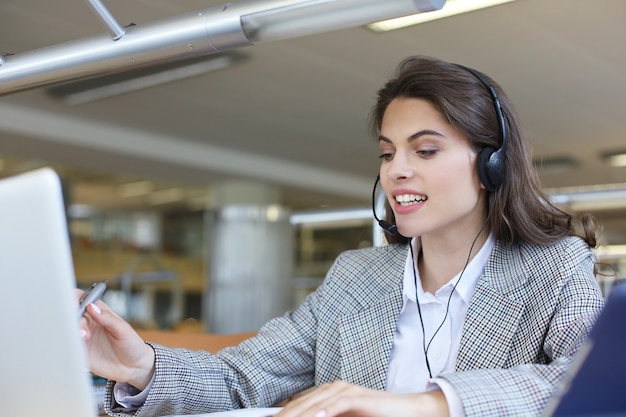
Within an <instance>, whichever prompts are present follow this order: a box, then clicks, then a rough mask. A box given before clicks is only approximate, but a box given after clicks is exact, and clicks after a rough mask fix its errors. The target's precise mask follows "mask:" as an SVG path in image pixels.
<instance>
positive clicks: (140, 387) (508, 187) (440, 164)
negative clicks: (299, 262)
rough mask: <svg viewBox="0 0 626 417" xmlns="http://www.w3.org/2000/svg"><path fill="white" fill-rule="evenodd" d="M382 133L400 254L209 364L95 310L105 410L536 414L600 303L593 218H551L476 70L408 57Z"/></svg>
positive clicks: (497, 95) (287, 415)
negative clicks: (148, 340)
mask: <svg viewBox="0 0 626 417" xmlns="http://www.w3.org/2000/svg"><path fill="white" fill-rule="evenodd" d="M372 128H373V131H374V133H375V135H376V137H377V138H378V142H379V144H380V148H381V166H380V172H379V178H380V183H381V185H382V188H383V190H384V192H385V194H386V196H387V200H388V209H389V210H388V213H389V218H388V219H387V220H388V221H389V223H385V222H381V223H382V225H383V226H384V227H385V228H386V229H387V230H389V231H392V232H395V230H396V228H397V232H396V234H393V235H389V241H390V242H391V244H389V245H386V246H383V247H377V248H369V249H362V250H356V251H348V252H346V253H344V254H342V255H340V256H339V257H338V259H337V260H336V261H335V263H334V265H333V266H332V268H331V269H330V270H329V272H328V275H327V277H326V280H325V281H324V283H323V284H322V285H321V287H320V288H319V289H318V290H316V291H315V292H314V293H312V294H311V295H310V296H309V297H308V298H307V299H306V300H305V302H304V303H303V304H302V305H301V306H300V307H299V308H298V309H297V310H295V311H293V312H289V313H286V314H285V315H284V316H283V317H280V318H276V319H274V320H271V321H270V322H269V323H268V324H267V325H265V326H264V327H263V328H262V329H261V330H260V331H259V334H258V336H256V337H254V338H252V339H250V340H248V341H246V342H244V343H242V344H241V345H239V346H237V347H233V348H228V349H225V350H223V351H222V352H220V353H219V354H218V355H215V356H213V355H210V354H208V353H206V352H190V351H186V350H181V349H178V350H173V349H166V348H164V347H162V346H158V345H150V344H144V343H143V341H142V340H141V339H140V338H139V336H137V334H136V333H135V332H134V331H133V330H132V328H131V327H130V326H129V325H128V324H126V323H125V322H124V321H123V320H121V319H120V318H119V317H118V316H116V315H115V314H114V313H113V312H112V311H111V310H110V309H109V308H108V307H107V306H106V305H105V304H103V303H101V302H98V303H97V304H95V305H92V306H90V307H89V309H88V314H87V320H86V321H85V324H84V330H85V340H86V343H87V346H88V351H89V356H90V360H91V367H92V370H93V372H95V373H96V374H99V375H102V376H105V377H108V378H110V379H112V380H115V381H119V382H118V383H117V384H116V391H117V392H116V393H115V395H114V396H115V400H114V399H113V398H112V395H113V394H112V391H111V390H109V392H108V394H107V399H106V402H107V407H109V411H110V410H111V409H113V411H118V412H124V413H129V414H135V415H137V416H148V415H167V414H183V413H189V414H192V413H202V412H204V413H206V412H211V411H219V410H226V409H233V408H241V407H266V406H270V405H272V404H275V403H277V402H279V401H282V400H284V399H286V398H288V397H290V396H292V395H293V394H295V393H298V392H300V391H302V390H305V389H307V388H309V387H312V386H315V387H319V388H318V389H315V390H313V391H312V392H310V393H308V394H306V395H302V396H300V397H298V398H296V399H295V400H293V401H291V402H290V403H288V405H287V406H286V407H285V408H284V409H283V410H282V411H281V412H280V413H279V414H277V416H278V417H331V416H340V415H343V416H348V415H350V416H372V417H373V416H378V417H380V416H394V417H398V416H404V415H406V416H413V415H424V416H440V415H441V416H447V415H453V416H457V415H461V416H462V415H467V416H489V415H493V416H500V415H524V416H529V415H537V414H539V413H540V411H541V410H542V408H543V406H544V405H545V403H546V401H547V399H548V397H549V396H550V394H551V393H552V391H553V389H554V387H555V385H556V383H557V381H558V380H559V378H560V376H561V375H562V373H563V371H564V370H565V368H566V366H567V364H568V362H569V360H570V358H571V356H572V355H573V354H574V353H575V352H576V350H577V349H578V347H579V346H580V344H581V342H582V340H583V339H584V337H585V336H586V334H587V332H588V331H589V330H590V328H591V326H592V324H593V322H594V320H595V318H596V317H597V314H598V313H599V311H600V310H601V308H602V306H603V298H602V295H601V293H600V290H599V287H598V285H597V282H596V280H595V277H594V263H593V256H592V252H591V250H590V248H591V247H594V246H595V245H596V240H595V235H594V230H593V223H592V222H591V219H589V218H587V217H585V218H583V222H582V223H581V229H582V232H581V234H582V237H578V236H576V231H575V228H574V226H573V219H572V218H571V217H570V216H569V215H568V214H566V213H564V212H562V211H560V210H558V209H556V208H555V207H553V206H552V205H551V204H550V202H549V200H548V198H547V197H546V195H545V194H544V193H543V192H542V191H541V189H540V186H539V183H538V180H537V178H536V174H535V173H534V171H533V168H532V164H531V160H530V154H529V151H528V150H527V148H526V145H525V143H524V140H523V136H522V133H521V131H520V128H519V123H518V121H517V117H516V116H515V112H514V110H513V108H512V106H511V104H510V102H509V100H508V99H507V98H506V96H505V95H504V93H503V92H502V91H501V89H500V88H499V87H498V86H497V85H496V84H495V83H493V82H492V81H491V80H490V79H488V78H487V77H486V76H484V75H482V74H480V73H478V72H476V71H474V70H471V69H469V68H465V67H462V66H459V65H455V64H451V63H447V62H444V61H440V60H437V59H432V58H426V57H413V58H410V59H407V60H405V61H404V62H403V63H402V64H401V65H400V66H399V68H398V72H397V74H396V76H395V77H394V78H392V79H391V80H389V81H388V82H387V84H386V85H385V86H384V87H383V88H382V89H381V90H380V91H379V94H378V100H377V104H376V106H375V108H374V109H373V112H372ZM110 385H113V383H111V384H110ZM146 387H148V388H147V389H146ZM135 395H136V397H135Z"/></svg>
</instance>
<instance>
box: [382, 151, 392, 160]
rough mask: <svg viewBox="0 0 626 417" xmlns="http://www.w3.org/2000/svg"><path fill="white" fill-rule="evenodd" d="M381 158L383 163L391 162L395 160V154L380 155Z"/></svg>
mask: <svg viewBox="0 0 626 417" xmlns="http://www.w3.org/2000/svg"><path fill="white" fill-rule="evenodd" d="M379 158H380V159H382V160H383V161H391V160H392V159H393V153H392V152H383V153H382V154H380V156H379Z"/></svg>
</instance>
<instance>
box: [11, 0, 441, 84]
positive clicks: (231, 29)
mask: <svg viewBox="0 0 626 417" xmlns="http://www.w3.org/2000/svg"><path fill="white" fill-rule="evenodd" d="M444 3H445V0H384V1H381V0H299V1H296V0H247V1H246V0H242V1H241V2H239V3H235V2H233V3H230V2H229V3H226V4H225V5H219V6H215V7H212V8H210V9H207V10H200V11H197V12H193V13H188V14H185V15H181V16H177V17H172V18H169V19H164V20H162V21H159V22H153V23H147V24H143V25H135V26H129V27H126V28H125V29H123V30H124V32H125V33H124V34H121V33H120V34H119V35H123V36H120V37H119V38H118V40H116V41H112V40H111V38H110V37H108V36H105V37H103V36H94V37H91V38H85V39H82V40H75V41H70V42H66V43H64V44H60V45H53V46H49V47H44V48H40V49H38V50H35V51H30V52H24V53H20V54H17V55H14V56H13V55H11V56H4V60H3V62H0V64H1V65H0V95H3V94H9V93H13V92H17V91H21V90H26V89H31V88H35V87H42V86H45V85H51V84H57V83H61V82H65V81H70V80H78V79H85V78H88V77H94V76H98V75H104V74H112V73H118V72H121V71H127V70H130V69H133V68H140V67H146V66H152V65H157V64H159V63H162V62H171V61H177V60H183V59H187V58H191V57H197V56H205V55H211V54H214V53H219V52H225V51H229V50H233V49H238V48H242V47H245V46H251V45H254V44H257V43H260V42H268V41H275V40H282V39H289V38H295V37H298V36H306V35H312V34H315V33H323V32H328V31H330V30H337V29H343V28H348V27H354V26H362V25H365V24H368V23H371V22H375V21H377V20H385V19H391V18H393V17H399V16H406V15H409V14H414V13H422V12H431V11H432V10H438V9H440V8H441V7H442V6H443V4H444ZM98 7H102V6H101V5H100V4H98ZM102 11H103V12H104V10H102ZM113 32H117V30H115V29H114V30H113ZM113 36H117V35H113Z"/></svg>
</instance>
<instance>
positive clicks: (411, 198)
mask: <svg viewBox="0 0 626 417" xmlns="http://www.w3.org/2000/svg"><path fill="white" fill-rule="evenodd" d="M395 199H396V201H397V202H398V203H400V205H402V206H409V205H411V204H415V203H419V202H420V201H426V200H428V198H427V197H426V196H423V195H415V194H402V195H397V196H396V197H395Z"/></svg>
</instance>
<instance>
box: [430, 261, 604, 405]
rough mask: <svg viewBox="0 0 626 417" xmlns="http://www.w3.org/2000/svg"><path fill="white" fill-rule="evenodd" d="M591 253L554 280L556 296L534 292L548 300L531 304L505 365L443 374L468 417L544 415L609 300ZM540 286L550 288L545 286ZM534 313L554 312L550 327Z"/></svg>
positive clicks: (529, 295) (528, 303) (536, 297)
mask: <svg viewBox="0 0 626 417" xmlns="http://www.w3.org/2000/svg"><path fill="white" fill-rule="evenodd" d="M587 253H588V256H586V257H585V258H584V259H583V260H582V261H580V262H579V263H578V264H577V265H576V266H575V267H574V268H572V269H571V270H569V271H568V274H567V276H565V277H562V278H559V279H553V280H552V281H550V287H551V288H555V293H554V294H555V295H554V296H552V294H550V295H549V296H543V297H542V296H538V294H536V293H533V291H530V292H529V294H528V295H527V297H529V298H534V299H541V300H543V301H541V302H538V303H537V304H538V305H539V307H538V308H537V304H532V302H531V301H528V302H527V304H526V311H525V313H526V315H525V317H526V319H522V320H520V324H519V327H518V328H517V329H516V334H517V335H520V336H518V337H517V339H516V342H515V345H514V346H511V347H510V350H509V354H508V358H507V359H506V362H505V364H504V366H502V367H485V368H484V369H471V370H465V371H461V372H455V373H451V374H446V375H442V376H441V377H442V378H444V379H446V380H447V381H448V382H449V383H450V384H452V386H453V387H454V389H455V390H456V392H457V393H458V394H459V396H460V398H461V401H462V403H463V408H464V411H465V414H466V416H468V417H470V416H481V417H487V416H494V417H495V416H537V415H540V414H541V412H542V410H543V408H544V407H545V405H546V403H547V401H548V398H549V397H550V395H551V394H552V393H553V391H554V389H555V388H556V386H557V384H558V382H559V379H560V378H561V377H562V376H563V373H564V372H565V370H566V369H567V366H568V364H569V362H570V360H571V358H572V356H573V355H574V354H575V353H576V351H577V350H578V348H579V347H580V346H581V344H582V343H583V341H584V339H585V337H586V336H587V334H588V333H589V331H590V330H591V327H592V326H593V323H594V322H595V320H596V318H597V316H598V315H599V313H600V311H601V310H602V308H603V306H604V298H603V296H602V293H601V291H600V289H599V286H598V283H597V281H596V279H595V277H594V275H593V272H592V271H593V260H592V255H591V252H590V251H587ZM552 261H553V262H555V263H558V262H560V260H556V259H555V260H552ZM570 261H571V260H570ZM568 262H569V261H568ZM545 281H546V278H544V282H545ZM528 287H533V285H532V283H531V284H528V285H525V286H524V288H523V289H522V291H527V292H528ZM535 288H541V289H543V290H545V289H546V287H545V286H539V287H535ZM542 304H543V305H542ZM533 309H535V310H543V311H549V312H551V315H550V316H549V318H548V320H546V323H545V324H544V323H543V320H533V318H535V317H537V316H535V315H534V314H533V313H532V310H533ZM542 314H545V313H542ZM530 340H534V341H537V344H538V345H539V346H540V349H539V353H535V352H534V351H532V349H531V348H528V349H527V348H526V345H525V343H528V345H531V344H533V343H534V342H530ZM524 355H528V356H527V357H525V356H524ZM477 368H479V367H477Z"/></svg>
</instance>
